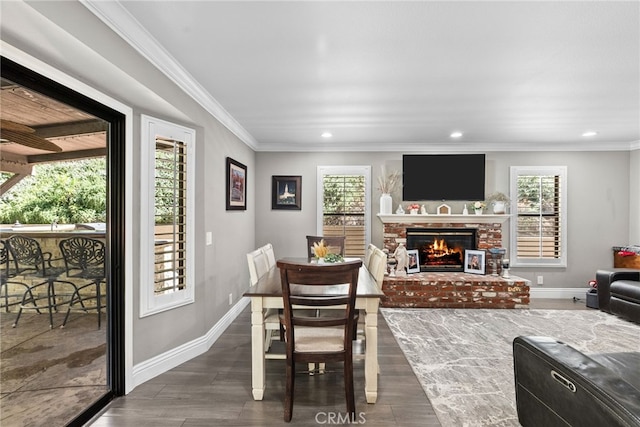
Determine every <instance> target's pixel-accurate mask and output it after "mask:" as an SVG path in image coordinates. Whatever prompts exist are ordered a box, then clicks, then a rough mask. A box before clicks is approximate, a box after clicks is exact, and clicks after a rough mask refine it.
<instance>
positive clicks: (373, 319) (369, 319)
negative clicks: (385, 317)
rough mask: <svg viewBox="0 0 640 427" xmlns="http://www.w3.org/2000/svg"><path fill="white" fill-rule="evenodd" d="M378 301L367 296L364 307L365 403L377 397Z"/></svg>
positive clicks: (374, 401) (372, 401) (373, 400)
mask: <svg viewBox="0 0 640 427" xmlns="http://www.w3.org/2000/svg"><path fill="white" fill-rule="evenodd" d="M378 302H379V301H378V298H367V304H366V308H365V318H364V333H365V339H366V343H367V344H366V347H365V358H364V393H365V397H366V399H367V403H376V400H377V399H378Z"/></svg>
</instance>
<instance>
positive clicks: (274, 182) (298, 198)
mask: <svg viewBox="0 0 640 427" xmlns="http://www.w3.org/2000/svg"><path fill="white" fill-rule="evenodd" d="M271 209H288V210H298V211H299V210H301V209H302V176H300V175H288V176H283V175H273V176H272V177H271Z"/></svg>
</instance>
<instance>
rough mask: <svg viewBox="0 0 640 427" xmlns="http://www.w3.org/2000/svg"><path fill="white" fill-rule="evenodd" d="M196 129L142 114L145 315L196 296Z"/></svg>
mask: <svg viewBox="0 0 640 427" xmlns="http://www.w3.org/2000/svg"><path fill="white" fill-rule="evenodd" d="M194 144H195V131H194V130H192V129H188V128H183V127H181V126H178V125H174V124H172V123H168V122H164V121H162V120H159V119H154V118H151V117H148V116H142V147H143V148H142V150H143V160H142V178H141V181H142V194H143V199H146V200H142V212H141V215H142V218H141V222H142V225H143V230H144V232H145V233H144V234H145V235H143V236H142V238H141V241H140V246H141V254H142V263H141V276H142V277H141V286H140V289H141V291H140V292H141V298H140V301H141V307H140V316H141V317H142V316H147V315H150V314H154V313H157V312H160V311H164V310H168V309H170V308H173V307H178V306H181V305H184V304H189V303H192V302H193V300H194V289H193V287H194V285H193V283H194V281H193V240H194V239H193V236H194V233H193V222H194V221H193V218H194V208H193V199H194V197H193V194H194V193H193V187H194V178H193V175H194V159H193V156H194Z"/></svg>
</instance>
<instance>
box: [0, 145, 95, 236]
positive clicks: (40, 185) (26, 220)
mask: <svg viewBox="0 0 640 427" xmlns="http://www.w3.org/2000/svg"><path fill="white" fill-rule="evenodd" d="M105 164H106V163H105V159H104V158H100V159H86V160H77V161H69V162H57V163H50V164H41V165H36V166H34V168H33V175H31V176H28V177H26V178H24V179H23V180H22V181H20V182H19V183H18V184H16V185H15V186H14V187H12V188H11V190H10V191H8V192H7V193H6V194H4V195H3V196H2V197H1V198H0V223H2V224H13V223H15V222H16V221H19V222H21V223H22V224H49V223H51V222H53V221H57V222H58V223H60V224H75V223H82V222H106V219H107V183H106V166H105ZM2 178H3V179H6V175H4V174H3V176H2Z"/></svg>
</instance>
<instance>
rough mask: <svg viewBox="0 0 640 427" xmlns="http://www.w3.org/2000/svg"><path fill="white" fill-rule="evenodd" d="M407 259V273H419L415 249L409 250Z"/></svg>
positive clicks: (418, 257)
mask: <svg viewBox="0 0 640 427" xmlns="http://www.w3.org/2000/svg"><path fill="white" fill-rule="evenodd" d="M407 255H408V257H409V267H407V273H420V256H419V255H418V250H417V249H409V250H408V251H407Z"/></svg>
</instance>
